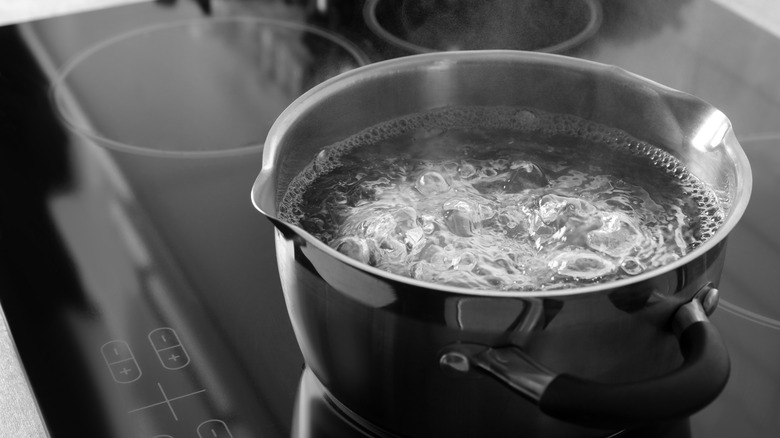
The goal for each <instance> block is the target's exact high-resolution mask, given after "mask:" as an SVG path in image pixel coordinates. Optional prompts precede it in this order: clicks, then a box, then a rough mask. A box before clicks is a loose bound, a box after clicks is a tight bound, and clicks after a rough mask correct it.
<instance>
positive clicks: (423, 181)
mask: <svg viewBox="0 0 780 438" xmlns="http://www.w3.org/2000/svg"><path fill="white" fill-rule="evenodd" d="M414 188H415V189H417V191H418V192H420V193H421V194H423V195H425V196H432V195H438V194H441V193H444V192H446V191H448V190H449V189H450V185H449V184H448V183H447V180H446V179H445V178H444V176H443V175H442V174H440V173H439V172H436V171H433V170H429V171H426V172H423V173H422V174H421V175H420V176H419V177H418V178H417V181H416V182H415V183H414Z"/></svg>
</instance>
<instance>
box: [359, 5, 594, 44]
mask: <svg viewBox="0 0 780 438" xmlns="http://www.w3.org/2000/svg"><path fill="white" fill-rule="evenodd" d="M363 15H364V18H365V21H366V23H367V24H368V27H369V28H370V29H371V31H372V32H374V33H375V34H376V35H378V36H379V37H380V38H382V39H383V40H385V41H386V42H388V43H390V44H392V45H394V46H396V47H398V48H400V49H402V50H404V51H406V52H408V53H410V54H414V53H427V52H435V51H452V50H479V49H511V50H527V51H536V52H546V53H560V52H565V51H567V50H569V49H572V48H574V47H576V46H578V45H580V44H582V43H583V42H584V41H586V40H587V39H588V38H590V37H591V36H593V35H594V34H595V33H596V31H597V30H598V29H599V26H600V24H601V17H602V13H601V5H600V3H599V2H598V1H597V0H576V1H570V0H563V1H561V0H555V1H547V0H542V1H540V0H520V1H516V0H488V1H478V2H477V1H458V0H455V1H452V0H427V1H401V2H397V1H389V0H368V1H367V2H366V4H365V6H364V9H363Z"/></svg>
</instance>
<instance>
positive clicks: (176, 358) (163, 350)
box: [149, 327, 190, 370]
mask: <svg viewBox="0 0 780 438" xmlns="http://www.w3.org/2000/svg"><path fill="white" fill-rule="evenodd" d="M149 342H151V343H152V347H153V348H154V351H155V352H156V353H157V358H158V359H160V363H161V364H162V366H163V367H165V369H168V370H178V369H181V368H184V367H186V366H187V365H188V364H189V363H190V357H189V355H188V354H187V351H186V350H185V349H184V346H183V345H181V342H180V341H179V336H178V335H177V334H176V332H175V331H174V330H173V329H172V328H169V327H161V328H158V329H154V330H152V331H151V332H149Z"/></svg>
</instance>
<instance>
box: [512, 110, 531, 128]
mask: <svg viewBox="0 0 780 438" xmlns="http://www.w3.org/2000/svg"><path fill="white" fill-rule="evenodd" d="M515 120H516V121H517V122H518V123H519V124H520V125H521V126H523V127H526V128H532V127H533V126H534V125H535V123H536V114H534V113H532V112H531V111H529V110H526V109H522V110H520V111H518V112H516V113H515Z"/></svg>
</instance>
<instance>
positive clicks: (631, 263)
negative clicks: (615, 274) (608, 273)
mask: <svg viewBox="0 0 780 438" xmlns="http://www.w3.org/2000/svg"><path fill="white" fill-rule="evenodd" d="M620 269H622V270H623V272H625V273H626V274H628V275H639V274H641V273H642V272H644V270H645V265H643V264H642V263H641V262H640V261H639V260H638V259H636V258H634V257H627V258H625V259H623V261H622V262H621V263H620Z"/></svg>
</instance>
